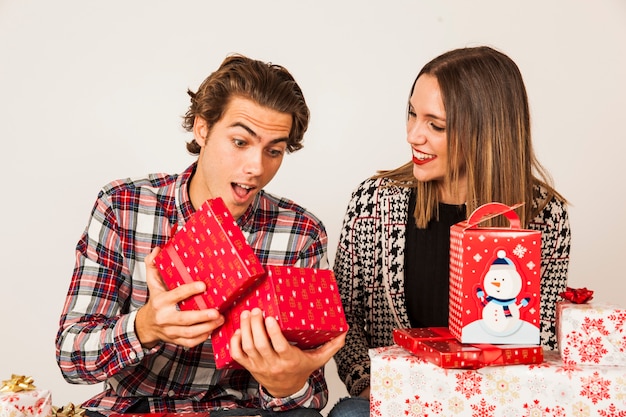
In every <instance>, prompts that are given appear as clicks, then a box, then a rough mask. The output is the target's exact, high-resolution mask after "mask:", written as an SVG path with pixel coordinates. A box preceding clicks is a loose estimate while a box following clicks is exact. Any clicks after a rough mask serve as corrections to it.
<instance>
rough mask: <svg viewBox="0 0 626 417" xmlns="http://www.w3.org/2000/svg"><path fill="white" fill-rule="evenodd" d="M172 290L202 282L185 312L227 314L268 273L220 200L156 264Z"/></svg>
mask: <svg viewBox="0 0 626 417" xmlns="http://www.w3.org/2000/svg"><path fill="white" fill-rule="evenodd" d="M155 262H156V265H157V267H158V268H159V270H160V272H161V276H162V278H163V280H164V281H165V283H166V285H167V286H168V288H169V289H173V288H176V287H177V286H179V285H181V284H186V283H190V282H193V281H204V282H205V283H206V288H207V290H206V291H205V292H204V293H202V294H198V295H196V296H193V297H191V298H188V299H187V300H184V301H182V302H180V303H179V306H180V309H181V310H203V309H207V308H216V309H218V310H224V309H226V308H228V307H229V306H230V305H231V304H232V303H233V301H234V300H235V299H237V298H238V297H240V296H241V295H243V293H244V292H246V291H247V290H248V289H249V287H250V285H252V284H253V283H254V282H255V281H256V280H257V278H259V277H260V276H262V275H263V273H264V272H265V271H264V270H263V266H262V265H261V263H260V262H259V260H258V258H257V257H256V255H255V254H254V252H253V251H252V248H251V247H250V245H248V242H247V241H246V238H245V237H244V235H243V233H242V231H241V229H240V228H239V227H238V226H237V223H236V221H235V219H234V218H233V217H232V215H231V213H230V212H229V211H228V208H227V207H226V206H225V205H224V202H223V201H222V199H221V198H216V199H212V200H207V201H206V202H205V203H204V204H203V205H202V206H201V207H200V208H199V209H198V210H197V211H196V212H195V213H194V214H193V215H192V216H191V217H190V218H189V220H188V221H187V223H185V225H184V226H183V227H182V228H181V229H180V230H178V231H177V232H176V233H175V234H174V236H173V237H172V238H171V239H170V240H169V241H168V243H167V244H166V245H165V246H164V247H163V248H162V249H161V252H160V253H159V255H158V256H157V257H156V259H155Z"/></svg>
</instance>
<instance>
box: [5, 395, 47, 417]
mask: <svg viewBox="0 0 626 417" xmlns="http://www.w3.org/2000/svg"><path fill="white" fill-rule="evenodd" d="M51 413H52V394H51V393H50V391H48V390H43V389H36V390H31V391H20V392H0V417H48V416H49V415H50V414H51Z"/></svg>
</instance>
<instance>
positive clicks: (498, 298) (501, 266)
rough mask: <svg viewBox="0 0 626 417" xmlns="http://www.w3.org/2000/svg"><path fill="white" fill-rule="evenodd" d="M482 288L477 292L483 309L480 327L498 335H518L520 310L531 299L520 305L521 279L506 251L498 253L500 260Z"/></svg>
mask: <svg viewBox="0 0 626 417" xmlns="http://www.w3.org/2000/svg"><path fill="white" fill-rule="evenodd" d="M483 287H484V289H483V288H480V287H479V288H477V289H476V296H477V297H478V298H479V300H480V302H481V304H482V306H483V310H482V318H483V319H482V321H481V325H482V326H483V328H484V330H485V331H486V332H487V333H489V334H493V335H496V336H506V335H510V334H512V333H515V332H516V331H517V330H518V329H519V328H520V327H521V326H522V323H523V321H522V320H520V309H521V308H522V307H526V306H527V305H528V303H529V302H530V297H526V298H522V299H521V300H520V301H519V303H518V302H517V297H518V296H519V293H520V291H521V289H522V277H521V275H520V274H519V272H518V271H517V269H516V267H515V265H514V264H513V262H512V261H511V260H510V259H509V258H507V257H506V251H504V250H499V251H498V252H497V258H496V259H495V260H494V261H493V263H492V265H491V266H490V267H489V270H488V271H487V272H486V273H485V276H484V277H483Z"/></svg>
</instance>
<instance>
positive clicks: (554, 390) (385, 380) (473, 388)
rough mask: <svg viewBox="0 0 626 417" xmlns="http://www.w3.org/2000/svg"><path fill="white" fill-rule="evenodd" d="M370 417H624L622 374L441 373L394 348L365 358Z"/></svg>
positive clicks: (553, 368) (555, 357) (554, 370)
mask: <svg viewBox="0 0 626 417" xmlns="http://www.w3.org/2000/svg"><path fill="white" fill-rule="evenodd" d="M369 355H370V359H371V376H372V378H371V387H370V415H371V416H384V417H400V416H402V417H406V416H412V417H413V416H415V417H419V416H424V417H425V416H429V417H432V416H445V417H464V416H467V417H476V416H481V417H522V416H541V417H565V416H585V417H592V416H593V417H595V416H623V415H625V414H626V367H621V366H613V367H607V366H597V365H595V366H577V365H568V364H564V363H563V361H562V360H561V359H560V357H559V354H558V352H556V351H546V352H545V354H544V362H543V363H541V364H531V365H507V366H488V367H485V368H481V369H478V370H467V369H445V368H441V367H439V366H437V365H435V364H432V363H430V362H428V361H426V360H424V359H422V358H419V357H418V356H415V355H413V354H411V353H410V352H408V351H407V350H406V349H404V348H402V347H400V346H398V345H393V346H387V347H381V348H377V349H371V350H370V351H369Z"/></svg>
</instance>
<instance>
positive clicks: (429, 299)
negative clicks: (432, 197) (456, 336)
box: [404, 191, 465, 327]
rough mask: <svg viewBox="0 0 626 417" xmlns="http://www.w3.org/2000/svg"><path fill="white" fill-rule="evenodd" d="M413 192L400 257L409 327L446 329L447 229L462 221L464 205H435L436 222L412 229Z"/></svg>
mask: <svg viewBox="0 0 626 417" xmlns="http://www.w3.org/2000/svg"><path fill="white" fill-rule="evenodd" d="M414 211H415V191H413V192H412V193H411V198H410V200H409V217H408V222H407V228H406V247H405V256H404V288H405V292H406V308H407V312H408V315H409V319H410V320H411V326H412V327H437V326H448V299H449V278H450V226H452V225H454V224H456V223H458V222H460V221H462V220H465V205H464V204H461V205H450V204H443V203H440V204H439V220H431V221H430V222H429V223H428V227H427V228H426V229H418V228H417V227H416V225H415V218H414V217H413V212H414Z"/></svg>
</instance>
